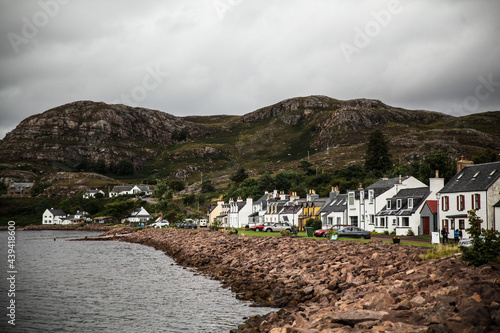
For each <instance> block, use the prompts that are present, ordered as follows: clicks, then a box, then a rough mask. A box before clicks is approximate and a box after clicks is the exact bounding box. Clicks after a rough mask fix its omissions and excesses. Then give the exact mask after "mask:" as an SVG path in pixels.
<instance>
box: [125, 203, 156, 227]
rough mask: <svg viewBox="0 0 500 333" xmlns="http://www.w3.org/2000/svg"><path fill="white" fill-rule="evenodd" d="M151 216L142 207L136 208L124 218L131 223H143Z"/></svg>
mask: <svg viewBox="0 0 500 333" xmlns="http://www.w3.org/2000/svg"><path fill="white" fill-rule="evenodd" d="M152 218H153V216H151V215H150V214H149V213H148V211H147V210H146V209H144V207H141V208H136V209H134V211H133V212H132V213H130V215H129V216H127V217H126V220H127V221H128V222H130V223H132V224H139V223H144V222H147V221H149V220H150V219H152Z"/></svg>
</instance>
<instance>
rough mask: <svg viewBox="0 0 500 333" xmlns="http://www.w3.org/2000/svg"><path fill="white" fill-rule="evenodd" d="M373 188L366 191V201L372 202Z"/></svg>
mask: <svg viewBox="0 0 500 333" xmlns="http://www.w3.org/2000/svg"><path fill="white" fill-rule="evenodd" d="M373 194H374V193H373V190H369V191H368V203H371V204H372V203H373Z"/></svg>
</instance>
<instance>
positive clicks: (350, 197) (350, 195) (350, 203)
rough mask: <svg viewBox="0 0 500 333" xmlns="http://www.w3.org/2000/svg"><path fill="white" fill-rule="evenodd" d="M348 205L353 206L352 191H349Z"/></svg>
mask: <svg viewBox="0 0 500 333" xmlns="http://www.w3.org/2000/svg"><path fill="white" fill-rule="evenodd" d="M349 206H354V192H349ZM353 208H354V207H353Z"/></svg>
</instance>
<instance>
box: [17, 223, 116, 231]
mask: <svg viewBox="0 0 500 333" xmlns="http://www.w3.org/2000/svg"><path fill="white" fill-rule="evenodd" d="M113 229H116V227H113V226H107V225H98V224H85V225H80V224H65V225H61V224H38V225H28V226H26V227H21V228H18V230H76V231H109V230H113Z"/></svg>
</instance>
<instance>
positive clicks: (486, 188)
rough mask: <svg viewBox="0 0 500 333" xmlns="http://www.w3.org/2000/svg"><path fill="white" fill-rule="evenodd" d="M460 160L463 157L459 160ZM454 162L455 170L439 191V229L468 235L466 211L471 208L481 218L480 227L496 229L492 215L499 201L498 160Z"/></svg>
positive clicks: (499, 226) (498, 226) (498, 225)
mask: <svg viewBox="0 0 500 333" xmlns="http://www.w3.org/2000/svg"><path fill="white" fill-rule="evenodd" d="M462 161H463V160H462ZM462 161H459V162H458V163H457V170H461V171H459V172H458V173H457V174H456V175H455V176H454V177H453V178H452V179H451V180H450V181H449V182H448V183H447V184H446V185H445V186H444V187H443V189H442V190H441V191H439V193H438V194H439V200H438V206H439V208H438V211H439V219H440V222H441V226H440V227H441V228H447V229H448V231H449V233H450V235H451V233H452V231H453V230H455V229H460V230H462V233H463V236H464V238H468V237H470V235H469V234H468V233H467V232H466V231H465V229H467V228H469V227H470V225H469V220H468V214H467V212H468V211H469V210H475V211H476V215H477V216H478V217H479V218H480V219H481V220H482V224H481V228H484V229H493V230H497V231H500V220H498V219H496V216H495V205H497V203H498V202H499V201H500V162H492V163H484V164H476V165H470V164H469V165H466V166H465V167H463V168H462V166H463V164H464V163H461V162H462Z"/></svg>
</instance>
